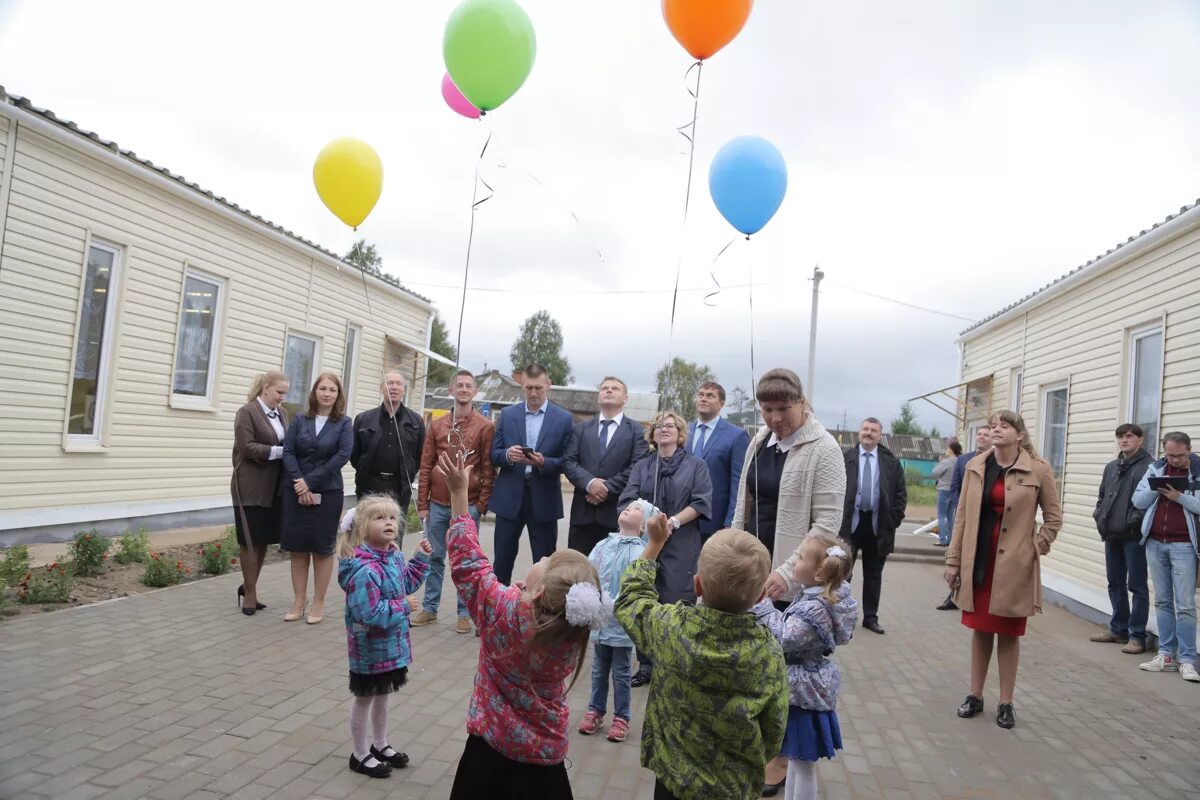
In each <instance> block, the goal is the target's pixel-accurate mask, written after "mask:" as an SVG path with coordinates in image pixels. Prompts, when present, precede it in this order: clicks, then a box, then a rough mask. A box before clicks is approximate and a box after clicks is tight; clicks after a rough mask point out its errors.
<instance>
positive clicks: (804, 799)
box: [783, 758, 817, 800]
mask: <svg viewBox="0 0 1200 800" xmlns="http://www.w3.org/2000/svg"><path fill="white" fill-rule="evenodd" d="M783 797H784V800H817V765H816V764H814V763H813V762H811V761H801V760H800V759H798V758H792V759H789V760H788V771H787V783H786V784H785V785H784V787H783Z"/></svg>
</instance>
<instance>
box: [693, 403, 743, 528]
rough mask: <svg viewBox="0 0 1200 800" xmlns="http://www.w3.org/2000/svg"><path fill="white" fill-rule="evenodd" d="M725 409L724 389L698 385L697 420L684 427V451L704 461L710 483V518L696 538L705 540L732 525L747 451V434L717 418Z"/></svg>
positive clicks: (706, 520) (703, 524) (719, 417)
mask: <svg viewBox="0 0 1200 800" xmlns="http://www.w3.org/2000/svg"><path fill="white" fill-rule="evenodd" d="M724 407H725V388H724V387H723V386H721V384H719V383H717V382H715V381H706V382H705V383H702V384H700V389H699V390H698V391H697V392H696V412H697V413H698V414H699V416H700V419H699V420H697V421H694V422H692V423H690V424H689V425H688V437H687V448H688V449H689V450H691V451H692V455H694V456H696V457H698V458H702V459H704V463H705V464H707V465H708V476H709V477H710V478H711V479H712V487H713V496H712V518H711V519H704V518H703V517H702V518H701V519H700V535H701V536H703V537H704V538H705V539H708V537H709V536H712V535H713V534H714V533H716V532H717V531H719V530H722V529H724V528H728V527H729V525H730V524H731V523H732V522H733V507H734V506H735V505H737V493H738V481H740V480H741V479H742V465H743V464H744V463H745V461H746V451H747V450H749V449H750V434H748V433H746V431H745V430H744V429H742V428H739V427H738V426H737V425H734V424H733V423H731V422H729V421H728V420H726V419H723V418H722V417H721V409H722V408H724Z"/></svg>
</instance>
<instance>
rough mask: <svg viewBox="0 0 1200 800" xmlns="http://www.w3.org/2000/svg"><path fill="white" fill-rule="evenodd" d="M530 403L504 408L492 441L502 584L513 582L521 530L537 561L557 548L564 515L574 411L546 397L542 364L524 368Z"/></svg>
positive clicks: (546, 378) (497, 561) (497, 559)
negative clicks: (566, 459)
mask: <svg viewBox="0 0 1200 800" xmlns="http://www.w3.org/2000/svg"><path fill="white" fill-rule="evenodd" d="M522 388H523V389H524V393H525V402H524V403H519V404H517V405H514V406H509V407H508V408H506V409H504V411H502V412H501V413H500V421H499V422H498V423H497V425H496V436H495V438H494V439H493V440H492V463H493V464H495V465H496V483H495V486H494V487H493V489H492V502H491V510H492V511H494V512H495V513H496V534H495V539H496V557H495V559H494V563H493V565H492V566H493V567H494V568H495V571H496V577H497V578H499V579H500V582H501V583H504V584H509V583H511V582H512V570H513V564H514V563H515V562H516V560H517V551H518V550H519V549H520V546H521V529H522V528H528V529H529V546H530V549H531V550H532V551H533V561H534V563H537V562H538V561H539V560H541V559H542V558H543V557H544V556H548V555H550V554H551V553H553V552H554V550H555V547H556V546H557V544H558V521H559V520H560V519H562V516H563V501H562V484H561V483H560V482H559V477H558V476H559V475H560V474H562V470H563V457H564V456H565V455H566V452H567V444H568V443H569V442H570V439H571V424H572V419H571V414H570V412H568V411H566V410H565V409H562V408H559V407H558V406H556V405H554V404H553V403H551V402H549V401H548V400H547V399H546V393H547V392H548V391H549V390H550V376H549V375H548V374H547V372H546V368H545V367H543V366H542V365H541V364H530V365H529V366H528V367H526V368H525V369H524V371H523V373H522Z"/></svg>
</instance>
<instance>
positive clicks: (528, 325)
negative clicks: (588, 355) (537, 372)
mask: <svg viewBox="0 0 1200 800" xmlns="http://www.w3.org/2000/svg"><path fill="white" fill-rule="evenodd" d="M562 349H563V335H562V327H561V326H560V325H559V324H558V321H557V320H555V319H554V317H552V316H550V312H549V311H539V312H537V313H536V314H534V315H533V316H532V317H530V318H529V319H527V320H525V321H524V322H523V323H521V332H520V333H519V334H517V340H516V341H515V342H513V346H512V350H510V351H509V354H508V356H509V358H510V359H512V366H513V369H514V370H518V369H523V368H524V367H526V366H527V365H529V364H533V363H538V364H541V365H543V366H544V367H545V368H546V371H547V372H549V373H550V382H551V383H554V384H558V385H559V386H565V385H566V384H568V383H570V381H571V363H570V362H569V361H567V357H566V356H564V355H563V352H562Z"/></svg>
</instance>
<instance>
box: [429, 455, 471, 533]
mask: <svg viewBox="0 0 1200 800" xmlns="http://www.w3.org/2000/svg"><path fill="white" fill-rule="evenodd" d="M466 460H467V456H466V454H465V453H459V454H458V457H457V458H451V457H450V454H449V453H442V454H441V455H440V456H438V467H437V468H438V469H439V470H441V472H442V474H443V475H445V476H446V488H447V489H449V490H450V516H452V517H457V516H461V515H462V514H466V513H468V511H469V510H470V508H469V504H468V503H467V486H468V485H469V481H470V478H471V469H472V468H471V467H468V466H466Z"/></svg>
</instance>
